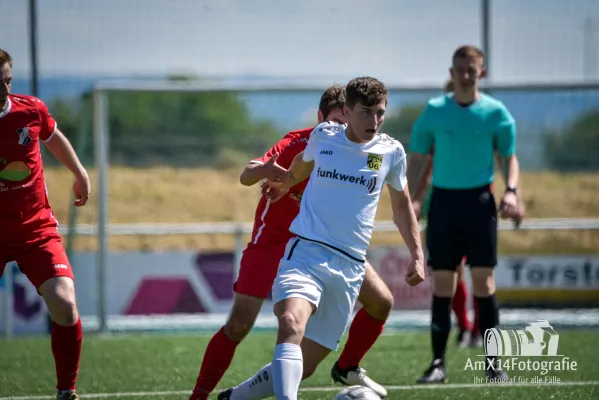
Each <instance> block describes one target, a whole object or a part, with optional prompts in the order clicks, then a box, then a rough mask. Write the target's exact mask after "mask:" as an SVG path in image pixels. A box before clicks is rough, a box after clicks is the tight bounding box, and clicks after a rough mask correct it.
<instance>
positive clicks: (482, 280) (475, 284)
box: [472, 267, 495, 297]
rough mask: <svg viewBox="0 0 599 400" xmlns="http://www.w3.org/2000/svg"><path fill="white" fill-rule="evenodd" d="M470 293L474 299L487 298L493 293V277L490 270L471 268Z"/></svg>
mask: <svg viewBox="0 0 599 400" xmlns="http://www.w3.org/2000/svg"><path fill="white" fill-rule="evenodd" d="M472 292H473V294H474V296H476V297H489V296H491V295H492V294H493V293H495V276H494V274H493V269H492V268H485V267H478V268H472Z"/></svg>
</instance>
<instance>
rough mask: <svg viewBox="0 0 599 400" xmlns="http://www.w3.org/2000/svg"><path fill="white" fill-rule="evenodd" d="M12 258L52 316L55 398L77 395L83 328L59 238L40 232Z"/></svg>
mask: <svg viewBox="0 0 599 400" xmlns="http://www.w3.org/2000/svg"><path fill="white" fill-rule="evenodd" d="M15 259H16V261H17V264H18V265H19V268H20V269H21V271H22V272H23V273H24V274H25V275H26V276H27V278H28V279H29V280H30V281H31V283H32V284H33V285H34V286H35V287H36V288H37V290H38V292H39V294H40V295H41V296H42V297H43V299H44V301H45V302H46V305H47V306H48V311H49V313H50V316H51V318H52V331H51V348H52V354H53V356H54V362H55V366H56V380H57V382H56V388H57V389H58V395H57V399H60V400H63V399H64V400H74V399H78V397H77V395H76V394H75V389H76V383H77V375H78V373H79V360H80V357H81V344H82V341H83V331H82V328H81V320H80V319H79V312H78V310H77V302H76V298H75V283H74V276H73V271H72V269H71V265H70V263H69V260H68V258H67V256H66V252H65V250H64V247H63V246H62V241H61V238H60V236H58V234H56V233H55V232H49V233H40V235H39V236H38V237H37V238H34V239H31V240H29V241H26V242H25V244H23V245H20V246H17V247H16V250H15Z"/></svg>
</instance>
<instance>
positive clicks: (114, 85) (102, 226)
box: [62, 80, 599, 331]
mask: <svg viewBox="0 0 599 400" xmlns="http://www.w3.org/2000/svg"><path fill="white" fill-rule="evenodd" d="M331 84H332V82H330V81H329V82H317V83H312V84H305V83H299V84H297V83H296V84H272V83H264V82H256V83H255V84H251V85H236V84H221V83H203V82H195V81H193V82H181V81H167V80H164V81H154V82H135V83H134V82H127V81H124V82H123V81H117V82H99V83H97V84H96V85H95V86H94V89H93V137H94V158H95V168H96V169H97V173H98V188H97V193H98V210H97V213H98V221H97V224H96V225H77V226H76V228H75V229H76V232H75V233H76V234H78V235H85V236H93V235H97V240H98V253H97V260H98V277H97V279H98V289H99V291H98V293H99V296H98V312H99V316H98V317H99V321H100V322H99V330H100V331H106V330H107V322H106V321H107V315H106V307H105V305H106V288H105V282H106V279H105V271H106V262H107V256H108V252H109V250H108V237H109V236H112V235H180V234H214V233H226V234H233V235H235V237H236V255H237V256H236V270H237V268H238V266H239V258H240V255H241V252H242V250H243V246H244V243H243V235H244V234H247V233H251V230H252V224H251V223H216V222H215V223H198V224H109V223H108V218H109V216H108V169H109V154H108V152H109V150H108V149H109V141H110V132H109V129H108V102H107V96H106V94H107V93H108V92H115V91H155V92H164V91H169V92H172V91H179V92H210V91H214V92H216V91H234V92H250V91H254V92H282V91H284V92H290V91H301V92H305V91H308V90H314V91H322V90H324V89H325V88H326V87H328V86H329V85H331ZM440 87H441V84H415V85H402V86H390V87H388V89H389V90H390V91H391V90H400V91H404V92H422V91H425V90H431V91H438V90H439V88H440ZM484 89H486V90H493V89H501V90H518V91H521V90H526V89H529V90H536V91H539V90H541V91H545V90H546V91H551V90H556V89H571V90H575V89H599V82H559V83H556V82H551V83H531V84H507V85H505V84H503V85H500V84H492V85H487V86H484ZM422 228H424V227H422ZM396 229H397V228H396V227H395V225H394V224H393V222H392V221H379V222H377V223H376V225H375V227H374V230H375V231H378V232H391V231H395V230H396ZM499 229H500V230H511V229H513V225H512V224H511V223H510V222H507V221H502V222H501V223H500V227H499ZM520 229H522V230H588V229H593V230H596V229H599V218H595V219H587V218H583V219H571V218H564V219H536V220H535V219H529V220H525V221H524V223H523V225H522V226H521V227H520ZM62 231H63V233H66V232H67V230H65V229H63V230H62Z"/></svg>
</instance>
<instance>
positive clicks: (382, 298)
mask: <svg viewBox="0 0 599 400" xmlns="http://www.w3.org/2000/svg"><path fill="white" fill-rule="evenodd" d="M362 305H363V306H364V310H365V311H366V312H367V313H368V315H370V316H371V317H373V318H376V319H378V320H381V321H383V320H386V319H387V318H389V314H391V311H392V310H393V294H391V291H390V290H388V289H387V288H385V290H379V291H377V293H376V296H374V297H373V298H371V299H368V300H367V301H366V302H365V303H363V304H362Z"/></svg>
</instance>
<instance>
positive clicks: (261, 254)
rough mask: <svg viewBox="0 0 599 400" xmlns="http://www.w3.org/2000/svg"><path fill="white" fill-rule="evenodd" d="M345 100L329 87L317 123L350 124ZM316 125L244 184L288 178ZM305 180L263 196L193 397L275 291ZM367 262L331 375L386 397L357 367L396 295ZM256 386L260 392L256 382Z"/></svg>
mask: <svg viewBox="0 0 599 400" xmlns="http://www.w3.org/2000/svg"><path fill="white" fill-rule="evenodd" d="M344 104H345V87H343V86H333V87H330V88H328V89H327V90H326V91H325V92H324V93H323V95H322V97H321V100H320V105H319V110H318V122H319V123H321V122H323V121H338V122H346V119H347V116H346V115H345V114H344V111H343V106H344ZM313 129H314V128H313V127H312V128H308V129H302V130H298V131H293V132H289V133H288V134H287V135H285V137H283V139H281V140H280V141H279V142H278V143H276V144H275V145H274V146H273V147H272V148H271V149H270V150H269V151H268V152H266V154H264V155H263V156H262V157H259V158H256V159H254V160H252V161H251V162H250V164H249V165H248V166H247V167H246V168H245V169H244V171H243V173H242V174H241V177H240V181H241V183H242V184H243V185H246V186H251V185H254V184H256V183H258V182H260V181H261V180H263V179H266V180H269V181H277V180H278V179H279V180H284V179H285V178H286V177H287V174H288V172H287V169H288V168H289V167H290V166H291V162H292V161H293V158H294V157H295V156H296V155H297V154H299V153H301V152H302V151H303V150H304V149H305V147H306V144H307V142H308V139H309V137H310V133H311V132H312V130H313ZM307 183H308V180H305V181H303V182H301V183H299V184H298V185H296V186H294V187H293V188H292V189H291V190H290V191H289V193H288V194H287V195H286V196H285V197H283V198H281V199H280V200H279V201H277V202H275V203H271V201H270V199H268V198H267V197H266V196H265V195H262V197H261V198H260V201H259V203H258V207H257V209H256V215H255V222H254V228H253V232H252V238H251V242H250V243H249V244H248V246H247V248H246V249H245V251H244V252H243V256H242V259H241V266H240V270H239V278H238V279H237V281H236V282H235V284H234V290H235V300H234V303H233V309H232V311H231V315H230V316H229V318H228V320H227V322H226V324H225V325H224V326H223V327H222V328H221V329H220V330H219V331H218V332H217V333H216V334H215V335H214V336H213V337H212V339H211V340H210V343H209V344H208V347H207V349H206V352H205V354H204V359H203V361H202V366H201V369H200V373H199V376H198V378H197V382H196V386H195V388H194V390H193V393H192V395H191V397H190V400H204V399H207V398H208V395H209V394H210V393H211V392H212V391H213V390H214V388H215V387H216V385H217V384H218V382H219V381H220V379H221V378H222V377H223V375H224V373H225V372H226V370H227V369H228V368H229V365H230V364H231V361H232V360H233V356H234V353H235V349H236V347H237V346H238V345H239V343H240V342H241V341H242V340H243V339H244V338H245V336H246V335H247V334H248V333H249V332H250V330H251V329H252V326H253V325H254V322H255V321H256V318H257V317H258V313H259V312H260V309H261V307H262V303H263V302H264V300H265V299H267V298H268V297H269V294H270V293H271V290H272V286H273V283H274V280H275V277H276V275H277V269H278V266H279V261H280V260H281V258H282V257H283V256H284V254H285V246H286V245H287V243H288V241H289V240H290V239H291V238H292V237H293V236H294V235H293V234H292V233H291V232H289V226H290V225H291V222H292V221H293V219H294V218H295V217H296V216H297V214H298V212H299V206H300V200H301V196H302V193H303V190H304V188H305V187H306V185H307ZM366 265H367V267H366V278H365V280H364V283H363V285H362V288H361V291H360V296H359V300H360V303H361V304H362V306H363V308H361V309H360V310H359V311H358V313H357V314H356V316H355V318H354V320H353V322H352V324H351V326H350V329H349V338H348V341H347V343H346V345H345V348H344V349H343V352H342V353H341V356H340V357H339V360H338V361H337V362H336V363H335V364H334V366H333V369H332V371H331V375H332V378H333V380H335V381H336V382H338V383H341V384H343V385H362V386H368V387H370V388H371V389H373V390H374V391H375V392H377V393H378V394H379V395H380V396H381V397H384V396H386V395H387V391H386V390H385V389H384V388H383V387H382V386H381V385H379V384H378V383H376V382H374V381H373V380H372V379H370V378H369V377H368V376H366V374H365V371H364V370H363V369H362V368H360V366H359V365H360V361H361V360H362V358H363V357H364V355H365V354H366V353H367V352H368V350H369V349H370V348H371V347H372V345H373V344H374V342H375V341H376V339H377V338H378V337H379V335H380V334H381V333H382V331H383V327H384V324H385V321H386V320H387V317H388V316H389V313H390V312H391V310H392V309H393V295H392V294H391V291H390V290H389V288H388V287H387V285H386V284H385V283H384V282H383V280H382V279H381V278H380V277H379V275H378V274H377V273H376V272H375V270H374V269H373V268H372V266H371V265H369V264H368V263H366ZM305 377H306V376H304V378H305ZM270 386H271V387H270V388H269V389H268V390H272V385H270ZM254 389H255V390H258V391H259V390H260V389H259V388H258V387H256V386H254Z"/></svg>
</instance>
